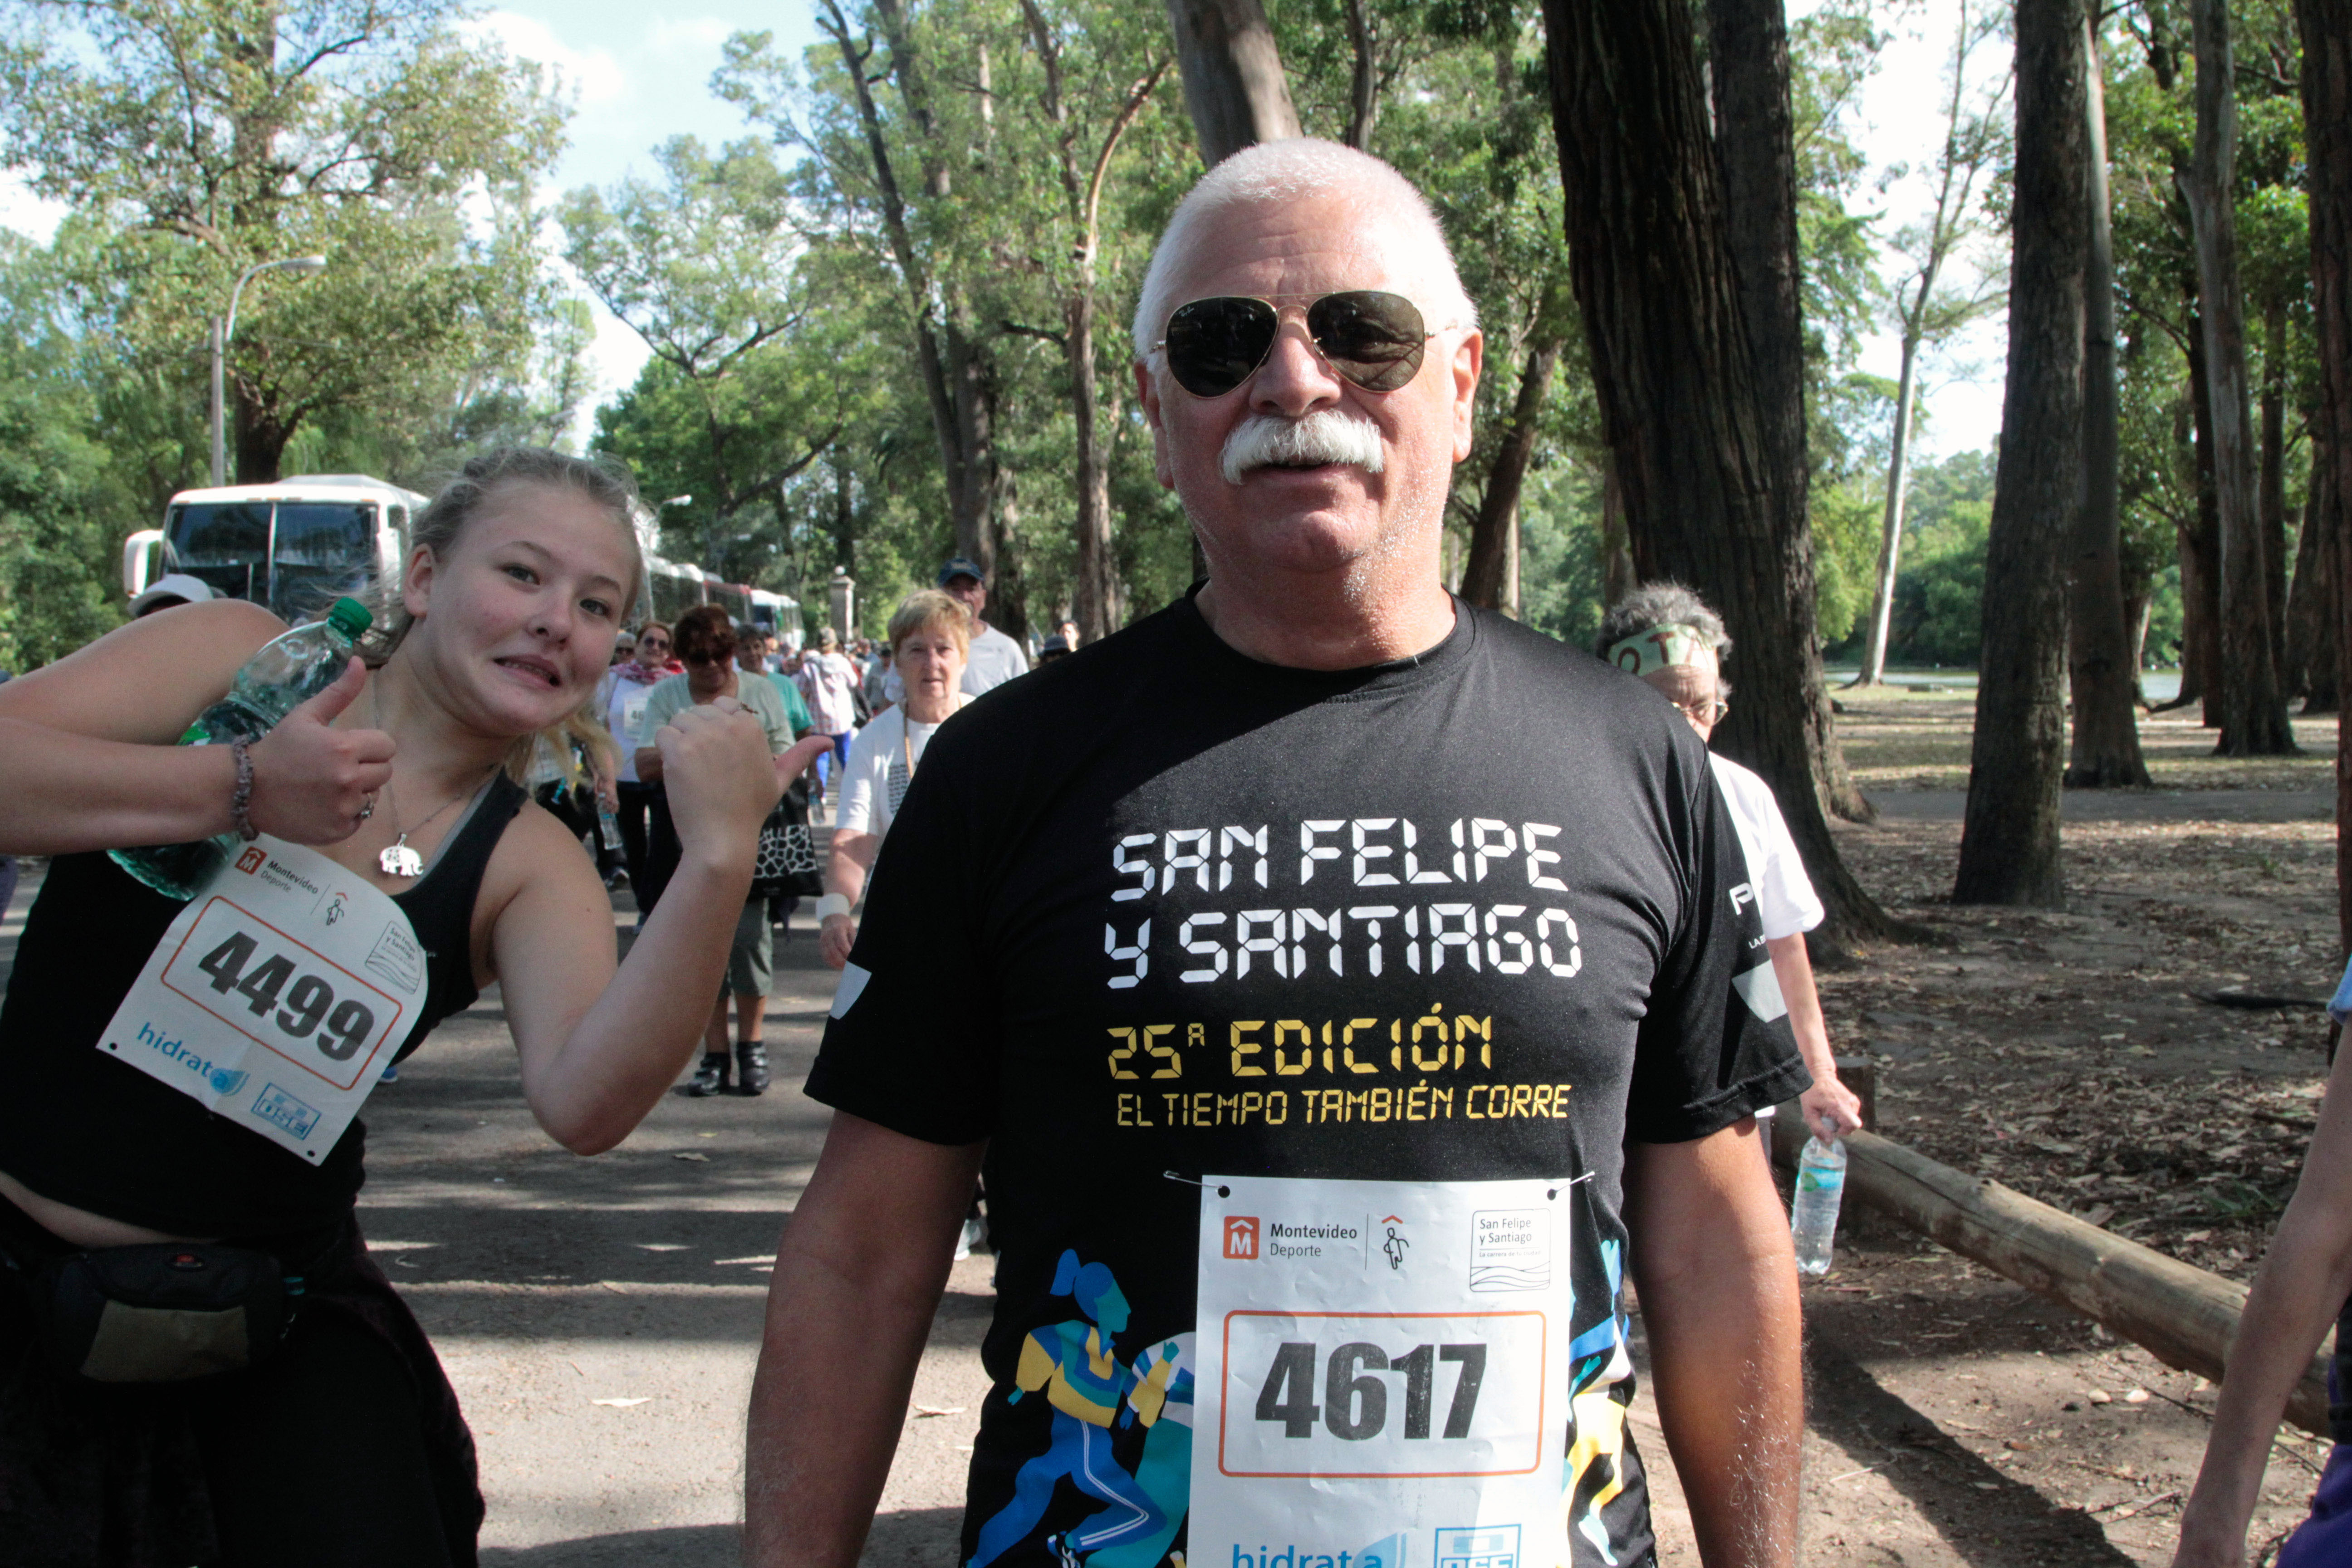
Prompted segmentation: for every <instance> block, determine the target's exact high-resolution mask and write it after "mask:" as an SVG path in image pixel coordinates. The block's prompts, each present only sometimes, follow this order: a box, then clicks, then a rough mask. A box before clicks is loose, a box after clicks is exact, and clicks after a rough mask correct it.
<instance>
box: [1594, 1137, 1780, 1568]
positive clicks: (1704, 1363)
mask: <svg viewBox="0 0 2352 1568" xmlns="http://www.w3.org/2000/svg"><path fill="white" fill-rule="evenodd" d="M1625 1228H1626V1230H1627V1233H1628V1234H1629V1235H1631V1236H1632V1237H1633V1246H1632V1248H1631V1252H1632V1261H1633V1282H1634V1287H1635V1289H1638V1290H1639V1291H1640V1292H1641V1298H1642V1321H1643V1324H1644V1326H1645V1327H1646V1328H1647V1329H1648V1331H1649V1336H1650V1351H1651V1363H1652V1367H1651V1381H1652V1385H1653V1387H1654V1390H1655V1393H1656V1395H1657V1401H1658V1415H1659V1419H1660V1422H1661V1423H1662V1424H1663V1425H1664V1427H1665V1432H1666V1447H1668V1448H1670V1449H1671V1450H1673V1452H1674V1457H1675V1470H1676V1471H1677V1472H1678V1473H1679V1474H1680V1475H1681V1477H1682V1482H1683V1491H1684V1494H1685V1497H1686V1498H1687V1499H1688V1500H1689V1502H1690V1510H1691V1523H1692V1525H1693V1526H1694V1528H1695V1529H1696V1532H1697V1535H1698V1548H1699V1560H1700V1561H1701V1562H1702V1563H1706V1568H1790V1565H1792V1564H1793V1563H1795V1562H1796V1560H1797V1495H1798V1460H1799V1455H1800V1452H1801V1438H1802V1436H1803V1432H1804V1420H1805V1396H1804V1373H1803V1368H1802V1363H1801V1337H1802V1331H1801V1324H1800V1321H1799V1314H1798V1304H1797V1264H1796V1257H1795V1254H1794V1252H1793V1250H1792V1249H1791V1247H1790V1242H1789V1219H1788V1215H1786V1214H1784V1213H1782V1212H1781V1208H1780V1197H1779V1194H1777V1193H1775V1192H1774V1191H1773V1188H1772V1179H1771V1176H1770V1175H1769V1172H1768V1168H1767V1167H1766V1165H1765V1163H1764V1161H1763V1159H1762V1157H1761V1155H1760V1154H1759V1152H1758V1149H1757V1131H1756V1123H1755V1122H1754V1121H1741V1122H1738V1123H1737V1124H1736V1125H1734V1126H1731V1127H1727V1128H1725V1129H1724V1130H1723V1131H1719V1132H1715V1133H1710V1134H1709V1135H1708V1136H1706V1137H1705V1138H1699V1139H1695V1140H1693V1141H1692V1142H1687V1143H1629V1144H1627V1145H1626V1146H1625Z"/></svg>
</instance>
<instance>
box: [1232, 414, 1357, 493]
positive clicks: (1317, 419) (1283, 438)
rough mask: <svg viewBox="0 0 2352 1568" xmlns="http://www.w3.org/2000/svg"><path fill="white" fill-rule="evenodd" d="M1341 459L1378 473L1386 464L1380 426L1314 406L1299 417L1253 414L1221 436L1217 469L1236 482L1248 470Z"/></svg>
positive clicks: (1337, 461)
mask: <svg viewBox="0 0 2352 1568" xmlns="http://www.w3.org/2000/svg"><path fill="white" fill-rule="evenodd" d="M1320 463H1344V464H1346V465H1348V466H1349V467H1350V468H1361V469H1363V470H1364V471H1365V472H1366V473H1368V474H1377V473H1379V472H1380V471H1381V468H1385V467H1386V466H1387V464H1388V453H1387V452H1386V451H1385V450H1384V449H1383V448H1382V447H1381V432H1380V427H1379V426H1375V425H1373V424H1371V423H1370V422H1369V421H1367V420H1362V419H1351V418H1349V416H1346V415H1344V414H1341V413H1339V412H1338V411H1337V410H1336V409H1330V408H1318V409H1317V410H1315V412H1313V413H1312V414H1309V415H1307V416H1304V417H1302V418H1298V419H1285V418H1283V417H1281V416H1278V415H1274V414H1253V415H1251V416H1249V417H1248V418H1246V419H1244V420H1243V421H1242V422H1241V423H1240V424H1239V425H1237V426H1234V433H1233V434H1232V435H1230V436H1228V437H1225V449H1224V451H1223V453H1222V454H1220V456H1219V458H1218V467H1219V468H1221V469H1222V470H1223V474H1224V476H1225V483H1227V484H1229V485H1237V484H1240V483H1241V482H1242V479H1243V477H1244V475H1246V474H1247V473H1248V472H1249V471H1250V470H1251V469H1252V468H1272V467H1276V466H1277V465H1279V466H1283V467H1301V468H1303V467H1307V466H1309V465H1314V464H1320Z"/></svg>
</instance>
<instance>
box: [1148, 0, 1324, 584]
mask: <svg viewBox="0 0 2352 1568" xmlns="http://www.w3.org/2000/svg"><path fill="white" fill-rule="evenodd" d="M1168 26H1169V30H1170V32H1171V33H1172V34H1173V35H1174V36H1175V39H1176V69H1177V72H1178V74H1179V75H1181V77H1182V78H1183V80H1184V111H1185V112H1186V113H1187V114H1189V115H1191V116H1192V134H1193V135H1194V136H1195V137H1196V138H1198V139H1199V141H1200V143H1201V162H1202V163H1207V164H1210V165H1212V166H1213V165H1215V164H1218V163H1223V162H1224V161H1225V160H1226V159H1228V158H1230V157H1232V156H1233V155H1234V153H1238V152H1240V151H1241V150H1242V149H1243V148H1244V147H1247V146H1251V145H1253V144H1254V143H1256V142H1280V141H1283V140H1285V139H1286V138H1288V137H1292V136H1296V135H1297V134H1298V110H1296V109H1294V108H1292V107H1291V103H1290V83H1289V81H1288V80H1287V79H1286V78H1285V77H1284V76H1283V73H1282V52H1281V50H1279V49H1277V48H1276V47H1275V43H1274V28H1273V27H1272V26H1269V25H1268V24H1267V22H1266V19H1265V7H1264V6H1263V5H1260V4H1259V3H1258V0H1168ZM1208 575H1209V558H1208V556H1207V555H1205V554H1203V553H1202V550H1201V541H1200V539H1199V537H1198V536H1197V535H1196V536H1195V537H1194V538H1193V540H1192V577H1193V580H1194V581H1195V582H1199V581H1202V580H1203V579H1205V578H1206V577H1207V576H1208Z"/></svg>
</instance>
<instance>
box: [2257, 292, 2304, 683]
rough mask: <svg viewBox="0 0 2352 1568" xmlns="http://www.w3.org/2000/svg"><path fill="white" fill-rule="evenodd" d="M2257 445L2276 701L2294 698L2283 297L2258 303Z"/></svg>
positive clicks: (2259, 504) (2258, 491)
mask: <svg viewBox="0 0 2352 1568" xmlns="http://www.w3.org/2000/svg"><path fill="white" fill-rule="evenodd" d="M2260 411H2261V421H2262V445H2261V447H2260V449H2259V450H2260V453H2261V456H2260V458H2259V460H2258V461H2257V462H2256V464H2255V467H2254V514H2255V516H2256V517H2257V519H2259V520H2260V524H2261V528H2262V538H2263V594H2264V595H2266V596H2267V597H2268V598H2269V600H2270V605H2271V668H2273V670H2274V671H2276V673H2277V680H2278V683H2279V699H2280V700H2282V701H2285V700H2290V699H2292V698H2294V696H2296V695H2297V693H2296V691H2295V689H2294V682H2292V681H2290V680H2289V679H2287V668H2286V603H2287V594H2286V589H2287V582H2286V297H2285V296H2284V294H2278V293H2273V295H2272V296H2271V297H2270V298H2269V299H2268V300H2264V301H2263V395H2262V400H2261V404H2260Z"/></svg>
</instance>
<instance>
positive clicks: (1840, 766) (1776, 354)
mask: <svg viewBox="0 0 2352 1568" xmlns="http://www.w3.org/2000/svg"><path fill="white" fill-rule="evenodd" d="M1706 26H1707V51H1708V61H1709V68H1710V69H1709V77H1710V82H1711V85H1712V87H1713V89H1714V107H1715V152H1716V162H1717V167H1718V168H1720V169H1721V171H1722V174H1723V226H1724V238H1725V241H1726V244H1727V247H1728V248H1729V250H1730V253H1731V265H1732V274H1733V279H1734V281H1735V283H1736V286H1737V288H1738V293H1739V315H1740V319H1741V320H1742V321H1743V322H1744V323H1745V324H1746V328H1747V334H1748V358H1749V362H1750V363H1751V364H1752V365H1753V366H1754V371H1755V377H1756V410H1757V429H1758V434H1759V437H1760V440H1761V448H1760V454H1759V456H1760V458H1761V463H1762V474H1761V477H1762V479H1763V481H1764V484H1765V486H1766V487H1767V489H1768V492H1769V493H1768V495H1767V497H1766V507H1765V513H1764V515H1765V520H1766V524H1767V526H1768V527H1769V529H1770V531H1771V542H1772V551H1773V554H1774V557H1775V560H1774V562H1773V569H1774V571H1775V574H1776V576H1777V578H1778V584H1777V585H1778V587H1779V589H1780V592H1781V593H1782V594H1784V595H1787V599H1788V609H1787V615H1788V619H1789V623H1790V636H1791V639H1792V640H1791V641H1790V643H1789V644H1788V645H1787V646H1785V647H1782V648H1781V649H1780V650H1778V651H1779V653H1780V657H1781V658H1789V659H1792V660H1794V661H1795V662H1796V664H1797V665H1798V667H1799V673H1800V679H1801V682H1802V686H1801V692H1800V697H1801V718H1802V721H1803V724H1804V742H1805V753H1806V760H1807V763H1808V770H1807V771H1808V772H1809V773H1810V774H1811V784H1812V788H1813V791H1814V793H1815V794H1817V795H1820V796H1821V800H1822V806H1823V807H1824V808H1825V809H1826V810H1828V811H1829V812H1831V813H1832V814H1833V815H1835V816H1842V817H1843V818H1845V819H1846V820H1847V821H1849V822H1868V821H1871V820H1873V819H1874V818H1875V817H1876V816H1877V815H1878V813H1877V811H1876V810H1875V809H1874V807H1873V806H1872V805H1871V804H1870V802H1868V801H1867V800H1865V799H1864V798H1863V795H1862V791H1861V790H1859V789H1857V788H1855V787H1854V782H1853V774H1852V773H1849V772H1848V771H1847V769H1846V765H1845V752H1844V749H1843V747H1841V746H1840V745H1839V744H1838V738H1837V721H1836V720H1835V718H1834V717H1833V716H1832V713H1831V710H1830V694H1829V682H1828V680H1827V679H1826V678H1825V677H1824V676H1823V674H1822V651H1821V636H1820V630H1819V623H1818V622H1817V621H1816V619H1815V605H1816V597H1815V586H1816V584H1815V578H1814V574H1813V533H1812V525H1811V493H1812V465H1811V461H1810V459H1809V458H1808V457H1807V455H1806V451H1805V327H1804V319H1803V305H1802V296H1803V291H1804V290H1803V271H1802V265H1801V258H1800V254H1799V251H1798V248H1797V153H1796V131H1795V120H1794V116H1793V115H1792V113H1791V111H1790V104H1789V26H1788V18H1787V16H1786V14H1785V13H1784V11H1783V9H1782V0H1707V7H1706ZM1731 730H1732V733H1731V734H1730V735H1728V736H1727V737H1726V750H1727V752H1730V753H1731V754H1733V755H1743V754H1744V753H1743V752H1742V751H1741V748H1742V747H1749V748H1752V747H1754V746H1755V745H1756V743H1757V742H1756V740H1755V738H1754V737H1753V736H1750V735H1747V734H1745V733H1743V732H1742V726H1741V724H1740V722H1739V721H1738V719H1734V720H1732V721H1731Z"/></svg>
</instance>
